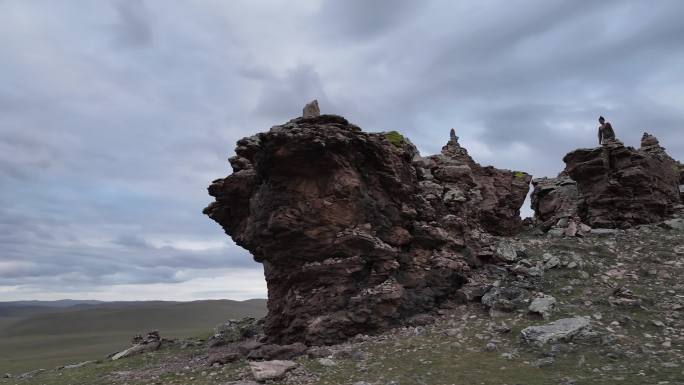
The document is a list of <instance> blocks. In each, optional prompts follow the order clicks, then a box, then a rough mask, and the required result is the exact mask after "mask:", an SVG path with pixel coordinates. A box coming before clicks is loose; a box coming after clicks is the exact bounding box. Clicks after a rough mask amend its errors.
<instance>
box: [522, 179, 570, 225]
mask: <svg viewBox="0 0 684 385" xmlns="http://www.w3.org/2000/svg"><path fill="white" fill-rule="evenodd" d="M532 186H533V187H534V190H533V191H532V210H534V212H535V217H536V218H535V219H536V220H537V222H538V225H539V226H540V227H541V228H542V229H543V230H548V229H550V228H551V227H552V226H555V225H557V224H558V223H559V222H560V221H563V220H565V221H567V220H568V219H569V218H575V217H576V216H577V199H578V192H577V183H576V182H575V181H574V180H572V179H570V177H569V176H568V175H567V174H565V173H561V174H560V175H558V177H556V178H536V179H533V180H532Z"/></svg>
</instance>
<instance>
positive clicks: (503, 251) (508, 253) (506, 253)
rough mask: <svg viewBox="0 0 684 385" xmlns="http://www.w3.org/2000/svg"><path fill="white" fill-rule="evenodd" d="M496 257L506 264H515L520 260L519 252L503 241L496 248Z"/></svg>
mask: <svg viewBox="0 0 684 385" xmlns="http://www.w3.org/2000/svg"><path fill="white" fill-rule="evenodd" d="M496 256H497V257H498V258H500V259H501V260H503V261H505V262H515V261H517V260H518V250H516V248H515V246H514V245H513V244H512V243H511V242H508V241H501V242H499V244H498V245H497V247H496Z"/></svg>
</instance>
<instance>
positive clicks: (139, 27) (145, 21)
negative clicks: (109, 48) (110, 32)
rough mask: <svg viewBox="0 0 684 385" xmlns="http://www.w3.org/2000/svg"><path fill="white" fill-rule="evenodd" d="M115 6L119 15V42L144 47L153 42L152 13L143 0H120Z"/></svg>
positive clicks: (117, 25) (117, 39)
mask: <svg viewBox="0 0 684 385" xmlns="http://www.w3.org/2000/svg"><path fill="white" fill-rule="evenodd" d="M115 8H116V12H117V14H118V16H119V20H118V23H117V24H116V30H117V35H116V42H117V43H119V44H121V45H124V46H128V47H144V46H147V45H149V44H151V43H152V37H153V35H152V27H151V26H150V19H149V18H150V13H149V11H148V9H147V7H146V4H145V2H144V1H143V0H119V1H118V2H117V3H116V4H115Z"/></svg>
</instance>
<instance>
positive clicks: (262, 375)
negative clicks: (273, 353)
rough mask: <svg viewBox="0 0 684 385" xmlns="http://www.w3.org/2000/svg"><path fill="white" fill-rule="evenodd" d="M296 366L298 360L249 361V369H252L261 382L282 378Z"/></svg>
mask: <svg viewBox="0 0 684 385" xmlns="http://www.w3.org/2000/svg"><path fill="white" fill-rule="evenodd" d="M296 366H297V363H296V362H293V361H281V360H273V361H260V362H250V363H249V369H250V370H251V371H252V375H253V376H254V379H255V380H257V381H259V382H263V381H266V380H277V379H279V378H282V377H283V376H285V373H287V372H288V371H290V370H292V369H294V368H295V367H296Z"/></svg>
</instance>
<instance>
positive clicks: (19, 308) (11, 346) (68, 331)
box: [0, 299, 266, 370]
mask: <svg viewBox="0 0 684 385" xmlns="http://www.w3.org/2000/svg"><path fill="white" fill-rule="evenodd" d="M55 302H57V303H54V302H50V301H47V302H43V301H21V302H0V340H1V341H2V344H0V367H1V368H8V369H15V370H29V369H35V368H38V367H45V368H50V367H53V366H58V365H62V364H65V363H68V362H75V361H79V360H86V359H92V358H93V357H95V358H97V357H103V356H105V355H106V354H108V353H111V352H113V351H116V350H118V349H121V348H124V347H127V346H128V344H129V340H130V338H131V337H132V336H134V335H136V334H141V333H145V332H147V331H150V330H159V331H160V333H161V335H162V336H163V337H170V338H178V337H191V336H208V335H209V334H210V333H211V330H212V329H213V327H214V326H216V325H217V324H219V323H221V322H223V321H225V320H227V319H231V318H241V317H246V316H253V317H262V316H264V315H265V314H266V300H265V299H253V300H247V301H231V300H208V301H194V302H165V301H136V302H99V301H71V300H67V301H55Z"/></svg>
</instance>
